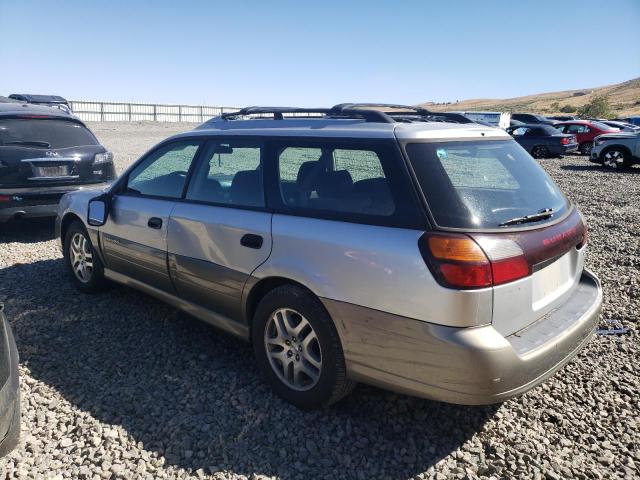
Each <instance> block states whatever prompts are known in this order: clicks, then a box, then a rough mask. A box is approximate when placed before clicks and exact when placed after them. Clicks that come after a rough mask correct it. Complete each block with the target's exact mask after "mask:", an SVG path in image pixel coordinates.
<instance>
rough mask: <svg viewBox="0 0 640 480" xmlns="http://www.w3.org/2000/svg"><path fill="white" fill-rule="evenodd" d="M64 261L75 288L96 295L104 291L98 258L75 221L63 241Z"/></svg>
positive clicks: (80, 226) (104, 284)
mask: <svg viewBox="0 0 640 480" xmlns="http://www.w3.org/2000/svg"><path fill="white" fill-rule="evenodd" d="M64 259H65V263H66V265H67V271H68V272H69V276H70V277H71V281H72V282H73V284H74V285H75V287H76V288H77V289H78V290H80V291H82V292H85V293H96V292H99V291H101V290H103V289H104V287H105V286H106V284H107V280H106V279H105V278H104V269H103V266H102V262H101V261H100V258H98V256H97V255H96V252H95V250H94V248H93V245H92V244H91V240H90V239H89V234H88V233H87V230H86V229H85V228H84V225H83V224H82V223H81V222H79V221H75V222H73V223H72V224H71V225H70V226H69V229H68V230H67V233H66V235H65V239H64Z"/></svg>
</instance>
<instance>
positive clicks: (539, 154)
mask: <svg viewBox="0 0 640 480" xmlns="http://www.w3.org/2000/svg"><path fill="white" fill-rule="evenodd" d="M531 156H532V157H533V158H547V157H548V156H549V149H548V148H547V147H545V146H544V145H536V146H535V147H533V148H532V149H531Z"/></svg>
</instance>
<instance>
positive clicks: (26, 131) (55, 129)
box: [0, 118, 98, 148]
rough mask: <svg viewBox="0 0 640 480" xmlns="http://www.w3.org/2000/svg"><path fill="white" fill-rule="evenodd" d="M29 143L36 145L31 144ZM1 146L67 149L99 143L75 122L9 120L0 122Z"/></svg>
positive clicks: (28, 119) (30, 119) (31, 119)
mask: <svg viewBox="0 0 640 480" xmlns="http://www.w3.org/2000/svg"><path fill="white" fill-rule="evenodd" d="M29 142H36V143H35V144H29ZM40 144H41V145H40ZM0 145H4V146H8V145H16V146H20V145H23V146H28V147H38V146H41V147H42V148H67V147H77V146H81V145H98V141H97V140H96V137H94V136H93V134H92V133H91V132H90V131H89V129H87V128H86V127H83V126H82V125H80V124H78V123H75V122H69V121H67V120H50V119H33V118H8V119H4V120H0Z"/></svg>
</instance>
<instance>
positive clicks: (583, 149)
mask: <svg viewBox="0 0 640 480" xmlns="http://www.w3.org/2000/svg"><path fill="white" fill-rule="evenodd" d="M592 148H593V142H583V143H581V144H580V153H581V154H582V155H589V156H591V149H592Z"/></svg>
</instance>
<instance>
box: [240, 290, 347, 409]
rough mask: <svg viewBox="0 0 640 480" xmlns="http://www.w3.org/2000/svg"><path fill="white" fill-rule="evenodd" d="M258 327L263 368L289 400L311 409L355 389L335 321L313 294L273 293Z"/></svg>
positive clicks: (255, 336) (256, 343) (255, 338)
mask: <svg viewBox="0 0 640 480" xmlns="http://www.w3.org/2000/svg"><path fill="white" fill-rule="evenodd" d="M252 327H253V328H252V335H251V337H252V343H253V350H254V353H255V356H256V360H257V362H258V366H259V368H260V370H261V371H262V373H263V374H264V376H265V377H266V378H267V381H268V382H269V384H270V385H271V386H272V387H273V389H274V390H275V392H276V393H277V394H278V395H279V396H280V397H282V398H283V399H285V400H287V401H288V402H290V403H292V404H294V405H296V406H297V407H299V408H302V409H305V410H307V409H314V408H321V407H324V406H327V405H330V404H332V403H334V402H337V401H338V400H340V399H341V398H342V397H344V396H345V395H347V394H348V393H350V392H351V390H353V387H354V386H355V383H354V382H352V381H351V380H348V379H347V376H346V367H345V361H344V354H343V352H342V346H341V345H340V339H339V338H338V332H337V331H336V328H335V326H334V324H333V321H332V320H331V317H330V316H329V314H328V313H327V311H326V310H325V308H324V306H323V305H322V303H320V301H319V300H318V299H317V298H316V297H315V296H314V295H312V294H311V293H310V292H308V291H307V290H305V289H303V288H301V287H297V286H294V285H285V286H281V287H277V288H275V289H273V290H272V291H270V292H269V293H267V295H265V297H264V298H263V299H262V300H261V301H260V304H259V305H258V308H257V309H256V313H255V315H254V318H253V326H252Z"/></svg>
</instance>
